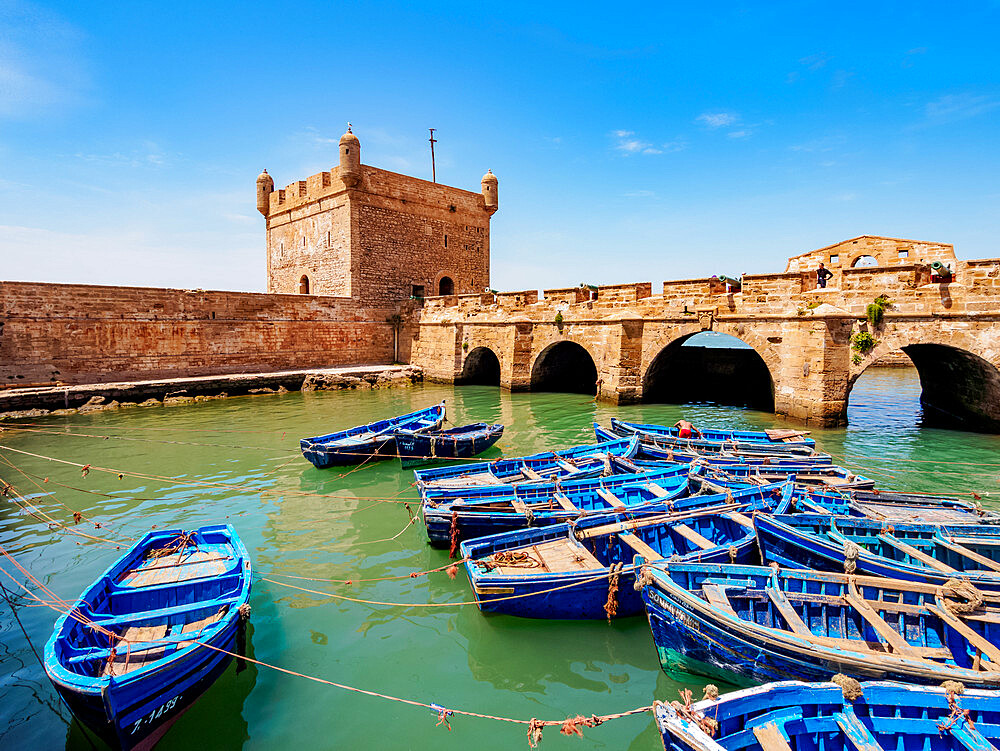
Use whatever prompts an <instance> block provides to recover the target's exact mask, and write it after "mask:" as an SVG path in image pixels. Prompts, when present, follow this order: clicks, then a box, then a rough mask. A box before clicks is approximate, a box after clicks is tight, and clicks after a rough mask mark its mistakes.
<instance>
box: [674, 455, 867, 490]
mask: <svg viewBox="0 0 1000 751" xmlns="http://www.w3.org/2000/svg"><path fill="white" fill-rule="evenodd" d="M792 477H794V479H795V483H796V484H797V485H800V486H815V487H818V488H829V489H830V490H832V491H834V492H843V491H845V490H858V489H867V488H872V487H874V486H875V481H874V480H871V479H869V478H867V477H864V476H862V475H856V474H854V473H853V472H851V471H849V470H847V469H844V468H843V467H837V466H834V465H820V466H814V465H810V464H797V463H792V462H783V463H780V464H774V465H761V464H749V463H743V464H720V463H719V462H717V461H716V462H708V461H702V460H698V461H696V462H695V463H693V464H692V465H691V479H692V480H697V481H698V482H700V483H701V484H702V487H704V488H705V489H706V490H707V491H710V492H714V493H719V492H722V491H724V490H725V489H726V488H743V487H749V486H751V485H759V484H765V483H772V482H783V481H785V480H788V479H789V478H792Z"/></svg>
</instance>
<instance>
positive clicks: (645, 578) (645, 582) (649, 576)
mask: <svg viewBox="0 0 1000 751" xmlns="http://www.w3.org/2000/svg"><path fill="white" fill-rule="evenodd" d="M652 583H653V572H652V571H650V570H649V567H647V566H643V567H642V568H641V569H639V575H638V576H637V577H635V584H633V585H632V587H633V588H634V589H635V591H636V592H641V591H642V588H643V587H648V586H649V585H650V584H652Z"/></svg>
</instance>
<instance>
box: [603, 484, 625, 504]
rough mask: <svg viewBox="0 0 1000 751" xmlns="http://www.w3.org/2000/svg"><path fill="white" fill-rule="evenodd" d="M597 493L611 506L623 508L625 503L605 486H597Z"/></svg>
mask: <svg viewBox="0 0 1000 751" xmlns="http://www.w3.org/2000/svg"><path fill="white" fill-rule="evenodd" d="M597 495H599V496H601V498H603V499H604V500H605V501H607V503H608V505H610V506H611V507H612V508H625V504H624V503H622V501H621V499H619V498H618V496H616V495H615V494H614V493H612V492H611V491H610V490H608V489H606V488H598V489H597Z"/></svg>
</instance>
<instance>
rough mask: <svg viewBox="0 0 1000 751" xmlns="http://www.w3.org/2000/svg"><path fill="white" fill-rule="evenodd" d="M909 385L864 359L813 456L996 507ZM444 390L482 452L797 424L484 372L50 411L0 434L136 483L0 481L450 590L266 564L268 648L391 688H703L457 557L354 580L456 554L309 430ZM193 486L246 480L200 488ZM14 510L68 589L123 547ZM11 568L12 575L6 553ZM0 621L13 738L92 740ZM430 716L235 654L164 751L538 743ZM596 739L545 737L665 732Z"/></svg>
mask: <svg viewBox="0 0 1000 751" xmlns="http://www.w3.org/2000/svg"><path fill="white" fill-rule="evenodd" d="M918 396H919V384H918V382H917V380H916V376H915V373H914V372H913V371H911V370H873V371H869V374H866V376H865V377H863V378H862V379H861V380H860V381H859V382H858V385H857V386H856V387H855V391H854V393H853V394H852V397H851V412H850V418H851V424H850V425H849V426H848V427H847V428H843V429H836V430H815V431H813V435H814V436H815V437H816V438H817V440H818V442H819V443H820V446H821V448H822V449H824V450H826V451H830V452H832V453H834V454H836V455H837V456H838V457H840V458H841V459H842V462H841V463H844V464H847V465H848V466H850V467H851V468H853V469H854V470H855V471H860V472H862V473H867V474H870V475H872V476H873V477H875V478H876V479H877V480H878V482H879V484H880V486H882V487H894V488H900V489H906V490H922V491H949V490H954V491H962V492H968V491H970V490H972V489H976V490H979V491H980V492H981V493H983V494H984V503H985V504H986V505H988V506H994V507H1000V503H998V495H997V492H998V471H1000V466H998V465H997V462H1000V451H998V449H1000V437H998V436H988V435H978V434H972V433H961V432H953V431H942V430H932V429H926V428H921V427H920V426H919V423H920V407H919V402H918ZM442 398H443V399H446V400H447V402H448V411H449V418H450V420H451V421H452V422H453V423H455V424H459V423H462V422H472V421H479V420H487V421H498V422H503V423H504V424H506V425H507V430H506V432H505V434H504V437H503V439H502V440H501V442H500V443H499V444H498V446H497V447H495V448H494V449H493V450H491V452H490V453H489V454H487V455H486V456H488V457H495V456H499V455H501V454H506V455H517V454H523V453H527V452H531V451H538V450H544V449H547V448H558V447H564V446H569V445H574V444H578V443H586V442H591V441H592V439H593V434H592V432H591V429H590V424H591V422H592V421H594V420H598V421H602V422H605V423H606V422H607V421H608V419H609V418H610V417H612V416H620V417H622V418H624V419H630V420H643V421H649V422H663V423H670V424H672V423H673V422H675V421H676V420H677V419H678V418H680V417H681V416H686V417H687V418H689V419H692V420H693V421H694V422H695V424H698V425H704V426H712V425H719V426H721V425H730V426H734V427H744V426H745V427H771V426H783V427H792V426H793V424H792V423H787V422H785V421H782V420H780V419H778V418H776V417H775V416H773V415H769V414H764V413H757V412H750V411H746V410H741V409H736V408H728V407H716V406H713V405H707V404H706V405H687V406H683V407H682V406H676V405H638V406H629V407H621V408H616V407H613V406H606V405H595V404H593V403H592V402H591V401H590V400H589V399H588V398H587V397H584V396H579V395H572V394H508V393H504V392H501V391H499V390H498V389H495V388H489V387H464V388H459V389H452V388H450V387H439V386H424V387H420V388H414V389H396V390H385V391H375V392H326V393H324V392H315V393H305V394H301V393H292V394H287V395H281V396H277V395H275V396H260V397H248V398H241V399H229V400H220V401H210V402H204V403H198V404H193V405H190V406H176V407H157V408H149V409H134V410H130V411H121V412H103V413H95V414H92V415H79V416H73V417H67V418H60V419H50V420H45V421H37V423H36V424H37V426H38V427H37V428H36V430H39V431H45V432H23V431H20V430H15V429H11V428H10V427H8V428H7V429H5V431H4V432H2V433H0V444H2V445H4V446H7V447H10V448H12V449H18V450H21V451H27V452H31V453H34V454H39V455H42V456H47V457H57V458H60V459H64V460H68V461H72V462H77V463H79V464H93V465H94V466H100V467H107V468H114V469H116V470H118V471H121V472H123V473H125V477H124V478H123V479H121V480H119V479H118V477H117V474H115V473H105V472H99V471H91V472H90V473H89V475H88V476H87V477H86V478H83V477H81V472H80V469H79V468H78V467H74V466H68V465H63V464H58V463H56V462H52V461H47V460H45V459H40V458H35V457H29V456H24V455H21V454H16V453H13V452H12V451H0V457H3V458H5V459H6V460H8V461H10V462H12V463H13V464H15V465H16V466H17V467H18V468H19V469H21V470H23V471H25V472H28V473H31V474H33V475H37V476H38V478H46V477H47V478H49V482H48V483H42V482H41V479H38V480H37V482H38V483H39V485H38V486H35V485H33V484H32V481H33V480H34V478H31V477H25V476H24V475H22V474H20V473H19V472H18V471H15V470H14V469H12V468H11V467H10V466H8V465H6V464H3V463H2V460H0V478H2V479H4V480H6V481H8V482H12V483H13V484H14V485H15V487H16V488H17V490H18V491H19V492H20V493H22V494H23V495H25V496H27V497H29V498H30V499H31V501H32V503H34V504H36V505H37V507H38V509H40V510H41V511H42V512H45V513H47V514H50V515H51V516H52V517H54V518H56V519H58V520H59V521H60V522H63V523H69V524H72V521H71V520H72V513H71V512H72V511H74V510H75V511H80V512H82V513H83V514H85V516H86V517H87V521H85V522H83V523H81V524H80V525H79V526H78V527H76V529H77V530H79V531H83V530H86V531H87V532H88V533H92V534H94V535H97V536H102V537H107V538H109V539H121V538H123V537H127V536H131V537H137V536H139V535H141V534H143V533H144V532H145V531H147V530H148V529H149V528H150V527H151V526H152V525H156V526H157V527H160V528H162V527H164V526H182V527H185V528H189V527H192V526H196V525H199V524H206V523H212V522H218V521H228V522H230V523H231V524H233V525H234V526H235V527H236V529H237V530H238V531H239V533H240V535H241V536H242V538H243V540H244V542H245V543H246V545H247V548H248V550H249V551H250V554H251V557H252V558H253V561H254V565H255V567H256V571H257V573H258V574H259V575H261V576H266V575H269V574H272V573H273V574H294V575H297V576H307V577H316V578H326V579H341V580H344V579H351V580H354V582H355V583H354V584H352V585H350V586H346V585H342V584H334V583H329V582H311V583H310V582H302V581H299V582H295V581H293V580H287V579H286V581H289V582H290V583H296V584H300V585H302V586H304V587H308V588H311V589H315V590H321V591H325V592H334V593H338V594H342V595H347V596H352V597H357V598H362V599H368V600H379V601H385V602H402V603H415V604H428V603H433V604H437V605H439V604H448V603H456V604H455V605H447V606H445V607H399V606H392V605H368V604H361V603H355V602H349V601H344V600H336V599H332V598H329V597H325V596H323V595H321V594H313V593H307V592H301V591H296V590H294V589H290V588H287V587H283V586H279V585H277V584H273V583H270V582H267V581H263V580H261V579H258V580H257V581H256V582H255V583H254V589H253V595H252V599H251V603H252V606H253V614H252V617H251V623H252V635H251V639H250V644H251V646H250V649H251V655H252V656H254V657H255V658H256V659H258V660H263V661H265V662H269V663H274V664H277V665H281V666H283V667H286V668H289V669H291V670H295V671H298V672H302V673H307V674H310V675H314V676H320V677H323V678H326V679H329V680H333V681H337V682H340V683H344V684H348V685H351V686H357V687H359V688H364V689H368V690H372V691H378V692H381V693H386V694H392V695H394V696H400V697H405V698H409V699H414V700H417V701H424V702H437V703H440V704H443V705H445V706H449V707H455V708H460V709H466V710H471V711H476V712H482V713H485V714H495V715H503V716H507V717H514V718H525V719H527V718H531V717H538V718H543V719H563V718H565V717H567V716H570V715H577V714H583V715H590V714H604V713H610V712H617V711H622V710H626V709H630V708H632V707H636V706H642V705H648V704H649V703H650V702H651V701H652V700H653V699H654V698H660V699H673V698H676V696H677V690H678V688H681V687H685V686H687V687H691V688H692V689H694V692H695V696H696V697H700V696H701V687H702V686H703V685H704V684H705V683H706V682H707V681H706V679H704V678H699V677H698V676H692V675H686V674H683V673H681V674H677V675H674V676H671V677H668V676H667V675H665V674H663V673H662V671H660V669H659V667H658V664H657V659H656V653H655V650H654V648H653V644H652V640H651V637H650V635H649V630H648V626H647V625H646V622H645V620H644V618H642V617H637V618H631V619H627V620H622V621H617V622H615V623H613V624H611V625H608V624H607V623H604V622H597V623H587V622H546V621H532V620H521V619H516V618H510V617H505V616H500V617H497V616H493V617H484V616H483V615H481V614H480V613H479V611H478V610H477V609H476V608H475V606H474V605H461V604H457V603H462V602H467V601H469V600H470V599H471V593H470V591H469V586H468V581H467V579H466V577H465V574H464V572H460V573H459V575H458V577H457V578H456V579H455V580H454V581H452V580H450V579H449V578H448V577H447V576H446V575H444V574H441V573H438V574H433V575H430V576H426V577H421V578H418V579H410V578H404V579H399V580H390V581H383V582H367V583H362V582H358V581H357V580H358V579H370V578H376V577H387V576H404V577H405V576H406V575H407V574H409V573H410V572H413V571H424V570H427V569H431V568H436V567H438V566H442V565H444V564H445V563H447V552H446V551H438V550H432V549H431V548H430V547H428V546H427V544H426V539H425V536H424V530H423V526H422V524H419V523H418V524H415V525H413V526H407V521H408V518H409V517H408V515H407V512H406V509H405V508H404V507H403V506H402V505H401V504H398V503H385V502H380V500H383V501H384V500H386V499H395V498H398V499H406V498H410V499H415V498H416V494H415V493H414V492H413V490H412V488H411V487H410V481H411V479H412V475H411V474H410V473H409V472H402V471H401V470H400V469H399V467H398V464H396V463H394V462H379V463H371V464H369V465H366V466H365V467H363V468H361V469H359V470H358V471H356V472H353V473H351V474H349V475H347V476H342V473H341V472H340V471H337V470H317V469H314V468H313V467H312V466H311V465H310V464H308V463H307V462H306V461H305V460H303V459H302V458H301V456H300V455H299V454H298V448H297V442H298V439H299V438H300V437H302V436H310V435H316V434H319V433H322V432H328V431H329V430H332V429H334V428H337V427H340V426H347V425H354V424H358V423H364V422H368V421H370V420H374V419H377V418H381V417H384V416H385V415H387V414H396V413H401V412H406V411H409V410H411V409H414V408H417V407H422V406H427V405H430V404H433V403H435V402H437V401H439V400H440V399H442ZM79 434H89V435H91V436H98V437H84V436H81V435H79ZM104 436H107V438H105V437H104ZM954 462H968V464H955V463H954ZM131 473H141V474H148V475H157V476H162V477H171V478H175V479H176V480H177V482H176V483H174V482H167V481H165V480H144V479H139V478H136V477H135V476H133V475H132V474H131ZM194 481H200V482H208V483H218V484H227V485H238V486H240V488H241V489H232V488H217V487H194V486H192V485H190V484H186V483H190V482H194ZM57 483H61V484H62V485H59V484H57ZM64 485H65V486H71V487H63V486H64ZM83 491H87V492H83ZM262 491H263V492H262ZM986 493H991V494H992V495H985V494H986ZM0 504H2V505H0V542H2V544H3V545H4V546H5V547H6V548H7V549H8V550H10V551H11V552H12V553H14V554H15V555H16V557H17V559H18V560H19V561H20V562H21V563H22V564H23V565H25V566H27V567H28V568H29V569H30V570H31V571H32V572H34V573H35V575H37V576H38V577H39V579H41V580H42V581H43V582H44V583H45V584H46V585H48V586H49V587H51V588H52V589H53V590H55V592H56V593H57V594H59V595H60V596H62V597H66V598H69V599H73V598H74V597H75V596H76V595H77V594H78V593H79V592H80V591H81V590H82V589H83V588H84V587H85V586H86V585H87V584H88V583H89V582H90V581H92V579H93V578H94V577H95V576H96V575H97V574H98V573H100V571H101V570H103V569H104V568H105V567H106V566H107V565H108V564H109V563H110V562H111V561H112V560H113V559H114V558H115V557H116V556H117V555H120V551H116V550H115V549H114V546H113V545H108V544H106V543H103V542H98V541H92V540H86V539H82V540H81V539H80V538H79V537H76V536H74V535H71V534H66V533H64V531H63V530H61V529H60V528H58V527H56V528H54V529H50V527H49V526H48V525H47V524H46V523H45V521H44V520H41V521H40V520H39V519H37V518H35V517H34V516H31V515H29V514H27V513H25V512H23V511H22V510H21V509H20V508H19V507H18V506H17V505H15V504H14V503H13V502H12V501H11V500H8V499H4V498H2V497H0ZM61 504H65V505H61ZM94 522H97V523H100V524H101V525H102V526H101V528H100V529H95V527H94ZM397 535H398V536H397ZM393 537H395V539H391V540H390V539H387V538H393ZM126 544H127V543H126ZM0 565H2V566H3V567H4V568H5V569H9V568H10V564H9V562H4V563H2V564H0ZM0 577H3V575H2V574H0ZM2 580H3V581H4V583H5V585H9V584H10V581H9V580H8V579H6V578H3V579H2ZM18 613H19V615H20V617H21V620H22V622H23V623H24V626H25V628H26V630H27V632H28V635H29V636H30V637H31V639H32V640H33V642H34V644H35V647H36V648H37V649H38V650H39V651H41V649H42V647H43V646H44V643H45V641H46V639H47V638H48V636H49V633H50V630H51V627H52V623H53V621H54V620H55V617H56V614H55V613H54V612H52V611H50V610H48V609H46V608H39V607H20V608H19V609H18ZM0 637H2V638H0V699H2V700H0V747H2V748H37V749H43V748H44V749H48V748H58V747H62V746H65V747H67V748H72V749H84V748H90V747H91V744H90V741H89V740H88V739H87V737H85V736H84V734H83V733H82V732H81V731H80V730H79V727H78V726H77V725H76V724H75V723H74V724H71V723H70V718H69V713H68V711H67V710H66V709H65V708H64V707H63V706H62V705H61V704H60V703H59V700H58V698H57V696H56V694H55V692H54V691H53V690H52V688H51V686H50V684H49V682H48V680H47V679H46V678H45V675H44V673H43V671H42V669H41V667H40V666H39V664H38V662H37V661H36V659H35V657H34V655H33V654H32V652H31V650H30V648H29V645H28V643H27V642H26V641H25V638H24V636H23V635H22V634H21V632H20V630H19V628H18V626H17V623H16V622H15V621H14V620H13V618H12V617H11V612H10V609H9V608H8V606H7V604H6V603H5V602H3V601H2V600H0ZM723 688H725V687H723ZM436 721H437V718H436V716H435V715H434V714H433V713H431V712H430V711H429V710H426V709H421V708H415V707H410V706H406V705H403V704H399V703H395V702H388V701H384V700H382V699H377V698H373V697H368V696H362V695H358V694H354V693H349V692H346V691H344V690H342V689H338V688H333V687H330V686H324V685H320V684H317V683H313V682H310V681H306V680H303V679H301V678H295V677H291V676H288V675H282V674H280V673H276V672H274V671H272V670H270V669H267V668H263V667H259V668H258V667H254V666H252V665H251V666H248V667H247V668H246V669H245V670H243V671H242V672H239V673H237V670H236V666H235V665H233V666H231V667H230V668H229V670H228V671H227V672H226V674H225V675H223V676H222V678H221V679H220V680H219V681H218V682H217V683H216V684H215V685H214V686H213V687H212V688H211V689H210V690H209V691H208V693H207V694H206V695H205V696H204V697H203V698H202V700H201V701H200V702H199V703H197V704H196V705H195V706H194V708H193V709H191V710H190V711H189V712H188V713H187V714H186V715H184V716H183V717H182V718H181V720H180V721H179V722H178V723H177V724H176V725H175V726H174V728H173V729H172V730H171V731H170V733H169V734H168V735H167V736H166V737H165V738H164V740H163V741H162V742H161V744H160V746H159V747H158V748H161V749H186V748H193V747H195V746H196V745H197V746H199V747H210V748H244V747H245V748H273V747H275V746H276V745H277V744H282V745H283V746H285V747H293V746H292V744H295V745H297V746H298V747H301V748H340V747H356V748H394V749H406V748H421V749H422V748H431V747H433V748H438V749H470V748H471V749H508V748H525V747H526V745H525V744H526V738H525V727H524V726H521V725H511V724H507V723H499V722H495V721H490V720H481V719H474V718H467V717H455V718H453V720H452V730H451V731H448V730H447V729H445V728H444V727H443V726H441V727H437V726H435V723H436ZM584 732H585V734H586V739H583V740H581V739H579V738H577V739H571V738H565V737H563V736H560V735H559V733H558V729H557V728H550V729H548V730H547V731H546V733H545V738H544V744H545V745H544V748H546V749H550V748H553V749H558V748H573V749H583V748H615V749H626V748H627V749H655V748H657V747H658V743H659V742H658V740H657V737H656V734H655V731H654V729H653V725H652V721H651V719H650V717H649V716H648V715H639V716H635V717H629V718H625V719H621V720H616V721H613V722H608V723H606V724H604V725H602V726H601V727H599V728H595V729H585V730H584ZM206 734H207V735H206ZM206 738H208V739H209V742H207V743H206V740H205V739H206Z"/></svg>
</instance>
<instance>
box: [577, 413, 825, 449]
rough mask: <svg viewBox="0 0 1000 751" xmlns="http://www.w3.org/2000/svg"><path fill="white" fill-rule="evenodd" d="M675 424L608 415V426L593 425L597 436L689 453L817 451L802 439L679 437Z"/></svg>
mask: <svg viewBox="0 0 1000 751" xmlns="http://www.w3.org/2000/svg"><path fill="white" fill-rule="evenodd" d="M675 432H676V429H675V428H668V427H666V426H665V425H645V424H640V423H628V422H623V421H622V420H616V419H614V418H612V419H611V429H610V430H607V429H606V428H601V427H600V426H596V425H595V433H596V434H597V438H598V440H601V439H602V436H604V435H612V436H617V437H619V438H628V437H630V436H633V435H636V436H639V440H640V441H641V443H642V445H643V446H644V447H645V446H653V447H659V448H662V449H664V450H667V451H683V452H686V453H691V454H728V455H734V454H763V455H765V456H774V455H794V456H807V457H813V456H816V455H817V452H816V450H815V447H814V445H813V444H809V443H805V442H794V443H786V442H784V441H771V442H766V441H723V440H709V439H704V438H681V437H680V436H679V435H674V433H675Z"/></svg>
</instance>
